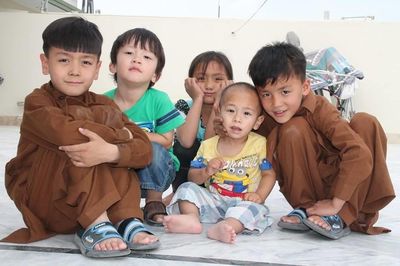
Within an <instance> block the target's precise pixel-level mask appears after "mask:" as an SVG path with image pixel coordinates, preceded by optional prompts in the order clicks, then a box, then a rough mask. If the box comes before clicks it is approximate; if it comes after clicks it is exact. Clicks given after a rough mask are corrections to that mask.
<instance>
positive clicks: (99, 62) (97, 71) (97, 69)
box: [94, 60, 101, 80]
mask: <svg viewBox="0 0 400 266" xmlns="http://www.w3.org/2000/svg"><path fill="white" fill-rule="evenodd" d="M100 67H101V60H99V61H98V62H97V65H96V75H95V76H94V80H97V79H98V78H99V72H100Z"/></svg>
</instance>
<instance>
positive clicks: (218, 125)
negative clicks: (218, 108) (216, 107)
mask: <svg viewBox="0 0 400 266" xmlns="http://www.w3.org/2000/svg"><path fill="white" fill-rule="evenodd" d="M223 122H224V120H223V118H222V116H221V115H220V113H219V112H218V114H217V113H215V118H214V120H213V126H214V131H215V134H217V135H219V136H221V137H224V136H226V134H227V131H226V129H225V127H224V124H223Z"/></svg>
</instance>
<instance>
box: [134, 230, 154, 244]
mask: <svg viewBox="0 0 400 266" xmlns="http://www.w3.org/2000/svg"><path fill="white" fill-rule="evenodd" d="M157 241H158V237H156V236H155V235H151V234H148V233H146V232H139V233H137V234H136V235H135V237H134V238H133V239H132V243H134V244H145V245H146V244H151V243H154V242H157Z"/></svg>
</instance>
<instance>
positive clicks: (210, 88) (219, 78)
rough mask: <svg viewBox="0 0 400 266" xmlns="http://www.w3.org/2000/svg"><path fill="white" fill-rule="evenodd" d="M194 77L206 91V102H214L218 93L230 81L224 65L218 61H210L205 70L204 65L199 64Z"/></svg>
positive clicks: (204, 101)
mask: <svg viewBox="0 0 400 266" xmlns="http://www.w3.org/2000/svg"><path fill="white" fill-rule="evenodd" d="M193 77H194V78H195V79H196V81H197V84H198V85H199V87H200V88H201V89H202V91H203V92H204V97H203V103H204V104H214V102H215V97H216V95H217V94H218V92H219V91H220V90H221V89H222V88H224V87H225V86H226V82H227V81H228V76H227V74H226V70H225V68H224V66H223V65H221V64H219V63H218V62H216V61H210V62H209V63H208V65H207V69H206V71H205V72H203V65H198V66H197V67H196V68H195V70H194V73H193Z"/></svg>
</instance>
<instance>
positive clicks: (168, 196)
mask: <svg viewBox="0 0 400 266" xmlns="http://www.w3.org/2000/svg"><path fill="white" fill-rule="evenodd" d="M173 197H174V192H171V194H169V195H167V196H166V197H165V198H163V199H162V203H164V205H165V206H168V205H169V204H170V202H171V200H172V198H173Z"/></svg>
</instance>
